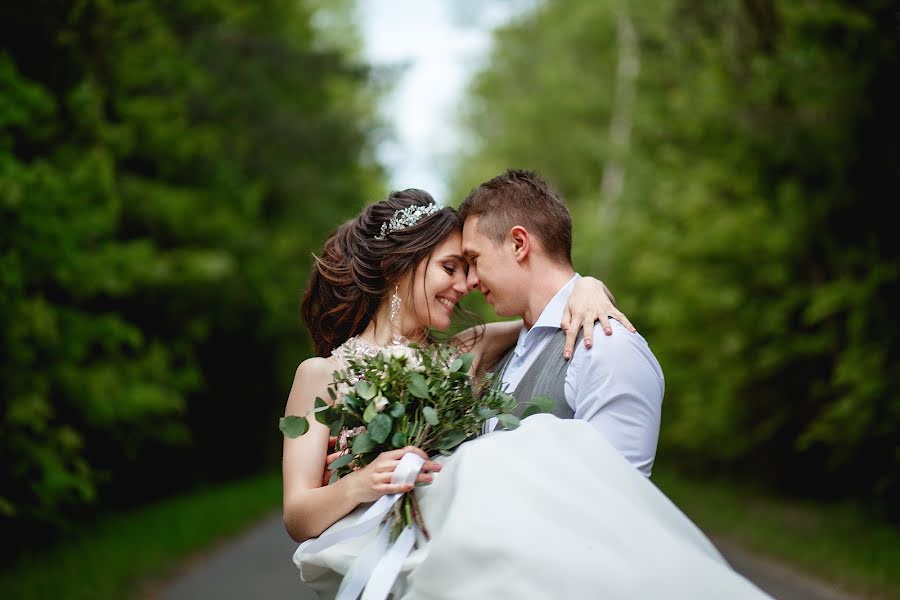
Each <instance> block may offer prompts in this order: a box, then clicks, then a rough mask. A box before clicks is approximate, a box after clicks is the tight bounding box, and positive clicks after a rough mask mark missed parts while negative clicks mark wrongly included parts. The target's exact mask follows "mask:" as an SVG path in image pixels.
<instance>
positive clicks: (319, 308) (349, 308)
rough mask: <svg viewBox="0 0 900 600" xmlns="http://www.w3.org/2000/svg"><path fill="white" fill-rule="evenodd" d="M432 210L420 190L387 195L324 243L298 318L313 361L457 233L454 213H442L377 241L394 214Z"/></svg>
mask: <svg viewBox="0 0 900 600" xmlns="http://www.w3.org/2000/svg"><path fill="white" fill-rule="evenodd" d="M431 204H435V201H434V199H433V198H432V197H431V195H430V194H429V193H428V192H425V191H422V190H417V189H408V190H403V191H401V192H391V194H390V195H389V196H388V197H387V199H386V200H382V201H381V202H376V203H375V204H371V205H369V206H367V207H366V208H365V209H364V210H363V212H362V214H361V215H359V216H358V217H356V218H355V219H351V220H349V221H347V222H346V223H344V224H343V225H341V226H340V227H339V228H338V229H337V230H336V231H335V232H334V233H332V234H331V235H330V236H329V238H328V239H327V240H326V241H325V247H324V248H323V249H322V254H321V256H313V258H314V259H315V263H314V264H313V269H312V273H311V274H310V278H309V283H308V284H307V286H306V292H305V293H304V295H303V304H302V308H301V312H302V315H303V320H304V321H305V323H306V326H307V328H309V332H310V334H311V335H312V340H313V343H314V344H315V347H316V354H317V355H318V356H328V355H329V354H330V353H331V351H332V350H333V349H334V348H336V347H338V346H340V345H341V344H343V343H344V342H345V341H347V340H348V339H349V338H351V337H353V336H354V335H359V334H360V333H362V332H363V331H364V330H365V328H366V327H367V326H368V325H369V323H370V322H371V320H372V318H373V317H374V316H375V313H376V311H377V310H378V306H379V305H380V304H381V301H382V300H383V299H384V298H385V296H387V295H388V294H389V293H392V292H393V291H394V285H396V283H397V282H398V281H399V280H400V278H401V277H402V276H403V275H405V274H406V273H407V272H410V271H412V270H414V269H415V268H416V267H417V266H418V265H419V263H420V262H422V260H423V259H426V258H428V257H429V256H430V255H431V253H432V251H434V249H435V248H436V247H437V246H438V245H439V244H440V243H441V242H443V241H444V240H445V239H446V238H447V236H448V235H450V234H451V233H453V232H454V231H460V223H459V219H458V218H457V216H456V211H455V210H454V209H453V208H451V207H441V208H440V209H439V210H437V211H435V212H433V213H431V214H428V215H425V216H422V217H421V218H420V219H419V220H418V221H417V222H416V223H415V225H411V226H409V227H405V228H403V229H399V230H397V231H390V232H387V233H386V234H385V235H384V237H383V239H376V238H377V237H381V232H382V225H384V224H385V223H388V222H390V220H391V218H392V217H394V215H395V213H396V212H397V211H398V210H401V209H404V208H408V207H410V206H428V205H431ZM410 285H411V286H412V282H411V284H410Z"/></svg>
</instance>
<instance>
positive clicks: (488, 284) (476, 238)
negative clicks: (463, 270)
mask: <svg viewBox="0 0 900 600" xmlns="http://www.w3.org/2000/svg"><path fill="white" fill-rule="evenodd" d="M512 248H513V246H512V243H510V244H497V243H495V242H494V241H493V240H492V239H491V238H489V237H487V236H486V235H484V234H483V233H481V232H480V231H478V216H472V217H469V218H468V219H466V222H465V224H464V225H463V240H462V249H463V256H464V257H465V258H466V261H467V262H468V263H469V272H468V276H467V278H466V285H467V286H468V288H469V291H472V290H478V291H480V292H481V293H482V294H484V298H485V300H487V303H488V304H490V305H492V306H493V307H494V312H496V313H497V314H498V315H500V316H510V317H511V316H515V315H518V314H519V313H520V309H519V306H518V304H517V302H518V301H519V300H520V299H521V296H522V294H518V293H517V290H518V286H517V285H516V281H517V280H518V275H519V264H518V262H517V261H516V260H515V256H514V254H513V252H512Z"/></svg>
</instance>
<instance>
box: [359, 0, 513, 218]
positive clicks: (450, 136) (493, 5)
mask: <svg viewBox="0 0 900 600" xmlns="http://www.w3.org/2000/svg"><path fill="white" fill-rule="evenodd" d="M514 4H516V3H515V2H512V1H502V0H481V1H478V0H475V1H466V0H358V5H357V15H358V18H359V24H360V30H361V31H362V35H363V40H364V51H363V52H364V56H365V58H366V59H367V61H368V62H370V63H372V64H374V65H396V64H406V65H408V67H407V68H406V69H404V70H403V71H402V72H401V75H400V77H399V81H398V82H397V85H396V87H395V88H394V89H393V93H391V94H390V95H389V96H388V97H387V98H386V99H385V101H384V105H383V106H382V107H381V114H382V115H383V117H384V119H385V120H386V121H387V123H388V124H389V126H390V127H391V128H392V130H393V134H394V135H393V140H392V141H391V142H388V143H384V144H382V145H381V146H380V147H379V148H378V156H379V158H380V160H381V162H382V164H384V165H385V166H386V167H387V169H388V174H389V181H390V185H391V188H392V189H405V188H409V187H417V188H422V189H424V190H427V191H428V192H430V193H431V194H432V195H433V196H434V197H435V200H437V201H438V202H440V203H445V202H447V201H448V199H447V198H446V197H445V195H446V194H447V182H446V177H445V174H446V168H445V164H444V163H445V162H446V161H445V159H443V158H442V157H445V156H448V155H452V154H453V153H454V151H456V149H457V147H458V143H459V134H458V132H457V127H456V126H455V122H456V117H457V112H456V107H457V104H458V102H459V101H460V99H461V96H462V93H463V91H464V88H465V86H466V84H467V83H468V81H469V79H470V77H471V76H472V75H473V74H474V72H475V71H476V70H477V69H478V67H479V66H480V65H482V64H483V63H484V61H485V60H486V58H487V52H488V50H489V48H490V32H491V30H492V29H493V28H494V27H496V26H497V25H499V24H502V23H504V22H505V21H506V20H507V19H508V18H509V17H510V15H511V13H512V12H513V11H514V10H515V8H514V7H513V5H514Z"/></svg>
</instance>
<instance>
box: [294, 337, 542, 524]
mask: <svg viewBox="0 0 900 600" xmlns="http://www.w3.org/2000/svg"><path fill="white" fill-rule="evenodd" d="M472 360H473V355H472V354H471V353H468V354H462V355H460V354H459V351H458V350H456V349H455V348H454V347H452V346H449V345H446V344H434V345H431V346H429V347H428V348H420V347H418V346H416V345H415V344H410V345H393V346H389V347H386V348H384V349H382V350H381V351H380V352H377V353H375V354H373V355H366V354H363V355H350V356H348V357H346V363H347V367H346V368H345V369H343V370H339V371H335V373H334V378H333V381H332V383H331V385H330V386H329V387H328V395H329V397H330V399H331V402H326V401H325V400H323V399H322V398H316V401H315V408H313V410H312V411H310V412H312V413H315V418H316V420H317V421H319V422H320V423H322V424H324V425H325V426H327V427H328V428H329V429H330V431H331V435H333V436H338V437H339V441H338V450H342V451H344V454H343V455H341V456H340V457H339V458H338V459H337V460H335V461H334V462H332V463H331V464H330V465H329V466H328V468H329V469H330V470H331V471H332V474H331V479H330V480H329V483H332V482H334V481H336V480H337V479H339V478H341V477H343V476H344V475H347V474H348V473H351V472H352V471H353V470H354V469H359V468H362V467H364V466H366V465H367V464H369V463H370V462H372V461H373V460H374V459H375V458H376V457H377V456H378V455H379V454H380V453H381V452H384V451H387V450H393V449H396V448H403V447H404V446H407V445H411V446H418V447H419V448H421V449H422V450H424V451H425V452H426V453H427V454H428V455H429V456H433V455H435V454H438V453H441V454H450V453H451V452H452V451H453V449H454V448H456V447H457V446H458V445H459V444H461V443H462V442H463V441H464V440H466V439H467V438H469V437H471V436H473V435H475V434H476V433H478V432H480V431H481V429H482V426H483V424H484V422H485V421H487V420H488V419H490V418H492V417H498V418H499V420H500V422H501V423H502V424H503V426H504V427H506V428H507V429H515V428H516V427H518V425H519V418H518V417H516V416H514V415H513V414H511V411H513V410H514V409H515V408H516V404H517V403H516V399H515V398H514V397H513V396H512V395H510V394H508V393H506V392H504V391H503V390H502V388H501V382H500V379H499V378H498V377H497V376H496V374H495V373H490V374H488V375H487V376H486V377H485V378H484V379H483V380H482V381H480V382H475V380H474V379H473V378H472V377H471V376H470V375H469V369H470V367H471V365H472ZM550 410H552V400H550V399H549V398H546V397H538V398H535V399H534V400H532V401H531V403H530V404H529V406H527V407H526V409H525V411H524V413H522V418H524V417H527V416H529V415H531V414H534V413H538V412H549V411H550ZM279 426H280V428H281V431H282V432H283V433H284V435H286V436H287V437H290V438H295V437H298V436H301V435H303V434H304V433H306V432H307V431H308V429H309V422H308V421H307V420H306V415H304V416H286V417H282V418H281V420H280V423H279ZM417 508H418V507H417V504H416V501H415V495H414V494H404V495H403V497H402V498H401V500H400V501H399V502H397V503H396V504H395V505H394V517H395V519H394V521H393V529H394V535H395V536H396V534H397V533H398V532H400V531H401V530H402V529H403V528H404V527H406V526H408V525H412V524H415V525H417V526H418V527H419V529H420V530H421V531H422V533H423V534H424V535H425V536H426V538H427V536H428V534H427V530H426V529H425V527H424V524H423V522H422V519H421V515H420V514H419V511H418V509H417Z"/></svg>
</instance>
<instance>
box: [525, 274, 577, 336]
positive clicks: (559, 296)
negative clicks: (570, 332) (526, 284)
mask: <svg viewBox="0 0 900 600" xmlns="http://www.w3.org/2000/svg"><path fill="white" fill-rule="evenodd" d="M579 279H581V275H579V274H578V273H575V275H574V276H573V277H572V279H570V280H569V281H568V282H566V285H564V286H562V288H561V289H560V290H559V291H558V292H556V295H554V296H553V298H551V299H550V302H548V303H547V306H545V307H544V310H543V311H542V312H541V316H540V317H538V320H537V321H535V322H534V326H532V329H538V328H541V327H549V328H552V329H559V328H560V327H559V326H560V323H562V318H563V312H565V310H566V302H568V300H569V296H571V295H572V289H573V288H574V287H575V282H577V281H578V280H579Z"/></svg>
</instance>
